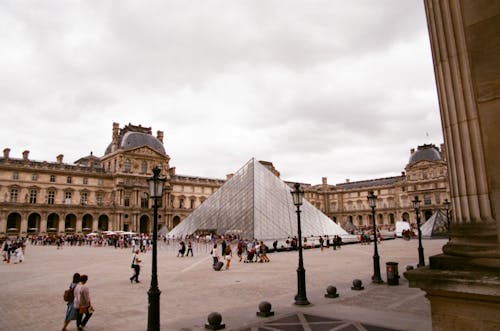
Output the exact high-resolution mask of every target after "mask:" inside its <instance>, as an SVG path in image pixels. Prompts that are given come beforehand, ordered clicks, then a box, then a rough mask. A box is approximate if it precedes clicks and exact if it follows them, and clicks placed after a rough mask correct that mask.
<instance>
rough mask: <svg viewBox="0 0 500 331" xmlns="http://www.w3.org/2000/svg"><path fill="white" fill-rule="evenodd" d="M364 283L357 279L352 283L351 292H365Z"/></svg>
mask: <svg viewBox="0 0 500 331" xmlns="http://www.w3.org/2000/svg"><path fill="white" fill-rule="evenodd" d="M364 289H365V288H364V287H363V282H362V281H361V280H360V279H355V280H353V281H352V286H351V290H353V291H361V290H364Z"/></svg>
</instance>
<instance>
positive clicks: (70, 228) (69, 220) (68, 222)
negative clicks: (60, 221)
mask: <svg viewBox="0 0 500 331" xmlns="http://www.w3.org/2000/svg"><path fill="white" fill-rule="evenodd" d="M64 231H65V232H70V233H71V232H75V231H76V216H75V214H68V215H66V217H65V218H64Z"/></svg>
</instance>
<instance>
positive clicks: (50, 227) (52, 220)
mask: <svg viewBox="0 0 500 331" xmlns="http://www.w3.org/2000/svg"><path fill="white" fill-rule="evenodd" d="M58 224H59V215H57V214H56V213H52V214H49V216H47V232H48V233H50V232H52V233H54V232H57V226H58Z"/></svg>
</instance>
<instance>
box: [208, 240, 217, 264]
mask: <svg viewBox="0 0 500 331" xmlns="http://www.w3.org/2000/svg"><path fill="white" fill-rule="evenodd" d="M210 254H212V259H213V264H212V266H214V267H215V265H216V264H217V262H219V250H218V249H217V243H215V244H214V248H212V251H211V252H210Z"/></svg>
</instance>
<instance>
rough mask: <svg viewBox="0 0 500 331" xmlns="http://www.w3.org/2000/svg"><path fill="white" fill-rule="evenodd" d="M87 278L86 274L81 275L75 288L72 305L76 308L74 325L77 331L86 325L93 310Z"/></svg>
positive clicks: (80, 330)
mask: <svg viewBox="0 0 500 331" xmlns="http://www.w3.org/2000/svg"><path fill="white" fill-rule="evenodd" d="M87 280H88V276H87V275H81V276H80V284H78V285H77V286H76V288H75V300H74V306H75V309H78V314H77V317H76V326H77V328H78V331H83V328H84V327H85V325H87V323H88V321H89V319H90V317H92V313H93V312H94V308H93V307H92V303H91V302H90V291H89V288H88V286H87ZM83 315H85V318H84V317H83ZM82 318H83V320H82Z"/></svg>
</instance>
